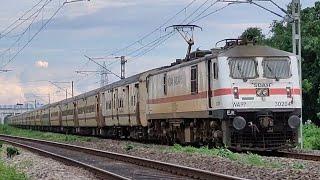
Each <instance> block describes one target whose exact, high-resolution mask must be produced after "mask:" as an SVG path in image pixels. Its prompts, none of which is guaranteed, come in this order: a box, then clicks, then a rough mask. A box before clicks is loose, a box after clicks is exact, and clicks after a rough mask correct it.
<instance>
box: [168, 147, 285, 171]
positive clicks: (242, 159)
mask: <svg viewBox="0 0 320 180" xmlns="http://www.w3.org/2000/svg"><path fill="white" fill-rule="evenodd" d="M167 151H169V152H183V153H189V154H202V155H207V156H216V157H222V158H227V159H229V160H231V161H235V162H239V163H241V164H246V165H251V166H259V167H269V168H281V167H283V165H282V164H281V163H280V162H270V161H267V160H265V159H264V158H263V157H262V156H259V155H257V154H252V153H246V154H239V153H234V152H232V151H230V150H228V149H226V148H219V149H209V148H208V147H201V148H195V147H192V146H185V147H183V146H181V145H179V144H175V145H174V146H172V147H169V150H167Z"/></svg>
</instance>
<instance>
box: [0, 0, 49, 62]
mask: <svg viewBox="0 0 320 180" xmlns="http://www.w3.org/2000/svg"><path fill="white" fill-rule="evenodd" d="M50 1H51V0H50ZM50 1H48V0H47V1H46V3H45V4H44V5H43V6H42V7H41V8H40V9H38V11H36V12H37V14H36V15H35V16H34V17H33V19H32V21H31V23H30V24H29V26H28V27H27V28H26V29H25V30H24V31H23V32H22V33H21V34H20V36H19V38H18V39H17V40H16V41H15V42H14V43H13V44H12V45H11V46H10V47H9V48H7V49H6V50H4V51H3V52H2V53H1V55H0V57H1V56H3V55H4V54H5V53H6V52H8V51H10V50H11V49H12V48H13V47H14V46H15V45H16V44H17V43H18V42H19V41H20V40H21V38H22V37H23V36H24V35H25V33H26V32H27V31H28V30H29V29H30V27H31V26H32V24H33V23H34V21H35V20H36V19H37V17H38V16H39V14H40V13H41V11H42V9H43V8H44V7H45V6H46V5H48V4H49V3H50Z"/></svg>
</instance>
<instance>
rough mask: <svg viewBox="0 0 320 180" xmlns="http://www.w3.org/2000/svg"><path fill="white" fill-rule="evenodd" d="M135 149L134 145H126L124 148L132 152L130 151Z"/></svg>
mask: <svg viewBox="0 0 320 180" xmlns="http://www.w3.org/2000/svg"><path fill="white" fill-rule="evenodd" d="M133 148H134V145H133V144H130V143H128V144H126V146H125V147H124V149H125V150H126V151H130V150H131V149H133Z"/></svg>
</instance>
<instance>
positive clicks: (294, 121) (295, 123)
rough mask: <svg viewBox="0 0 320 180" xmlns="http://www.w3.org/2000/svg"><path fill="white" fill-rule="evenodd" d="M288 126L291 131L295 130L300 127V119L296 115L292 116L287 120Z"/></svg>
mask: <svg viewBox="0 0 320 180" xmlns="http://www.w3.org/2000/svg"><path fill="white" fill-rule="evenodd" d="M288 125H289V127H290V128H292V129H296V128H298V127H299V126H300V118H299V117H298V116H297V115H292V116H290V117H289V119H288Z"/></svg>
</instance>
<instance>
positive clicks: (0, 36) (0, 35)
mask: <svg viewBox="0 0 320 180" xmlns="http://www.w3.org/2000/svg"><path fill="white" fill-rule="evenodd" d="M42 1H44V0H40V1H39V2H38V3H36V4H35V5H34V6H32V8H31V9H29V10H27V11H26V12H25V13H23V15H22V16H21V17H19V18H18V19H17V20H15V21H14V22H13V23H11V24H10V25H9V26H7V27H6V28H5V29H4V30H2V31H1V33H0V39H2V38H3V37H5V36H6V35H7V34H8V33H10V32H11V31H13V29H15V28H17V27H18V26H20V25H21V24H22V23H20V24H18V25H17V26H14V27H13V28H12V29H11V30H9V31H8V32H7V33H5V32H6V31H7V30H8V29H10V28H11V27H12V26H13V25H14V24H16V23H17V22H18V21H21V20H23V19H24V18H23V17H24V16H25V15H27V14H28V13H29V12H31V11H32V10H33V9H34V8H36V7H37V6H38V5H39V4H40V3H41V2H42ZM28 18H30V16H29V17H28ZM28 18H27V19H28ZM23 22H25V20H23ZM4 33H5V34H4ZM2 34H4V35H2Z"/></svg>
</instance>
